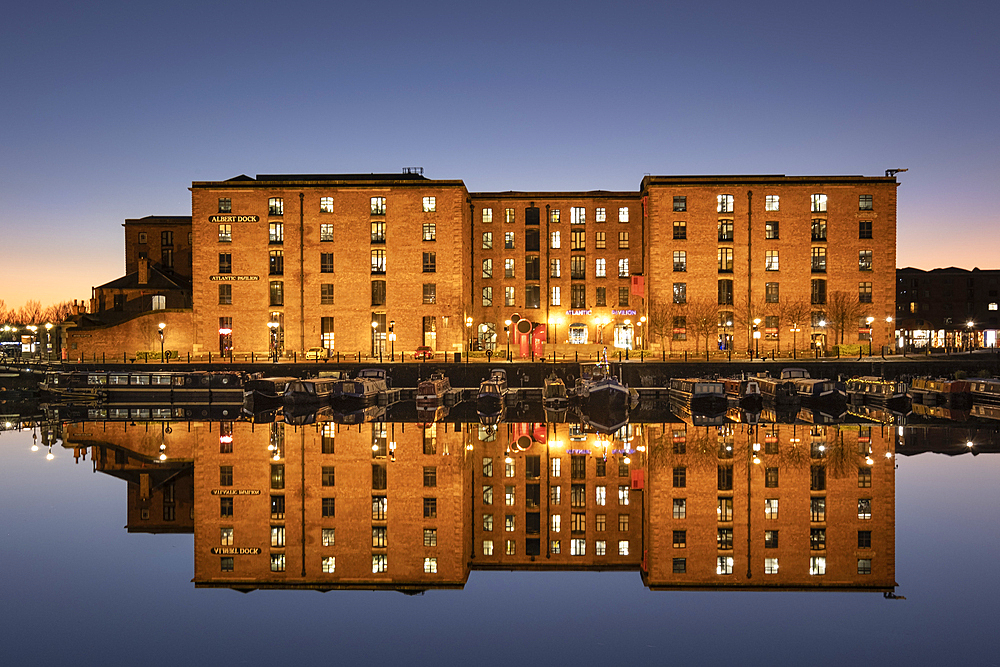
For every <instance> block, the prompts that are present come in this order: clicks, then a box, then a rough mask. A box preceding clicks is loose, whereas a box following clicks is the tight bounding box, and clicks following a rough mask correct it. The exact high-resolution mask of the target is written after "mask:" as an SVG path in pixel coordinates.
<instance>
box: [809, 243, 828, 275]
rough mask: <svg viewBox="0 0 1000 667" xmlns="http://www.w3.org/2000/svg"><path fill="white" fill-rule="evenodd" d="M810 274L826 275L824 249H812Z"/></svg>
mask: <svg viewBox="0 0 1000 667" xmlns="http://www.w3.org/2000/svg"><path fill="white" fill-rule="evenodd" d="M812 272H813V273H826V248H813V249H812Z"/></svg>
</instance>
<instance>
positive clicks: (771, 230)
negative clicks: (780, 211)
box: [764, 220, 778, 240]
mask: <svg viewBox="0 0 1000 667" xmlns="http://www.w3.org/2000/svg"><path fill="white" fill-rule="evenodd" d="M764 238H765V239H772V240H773V239H776V238H778V221H777V220H769V221H767V222H765V223H764Z"/></svg>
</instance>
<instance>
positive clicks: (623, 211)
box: [618, 206, 628, 222]
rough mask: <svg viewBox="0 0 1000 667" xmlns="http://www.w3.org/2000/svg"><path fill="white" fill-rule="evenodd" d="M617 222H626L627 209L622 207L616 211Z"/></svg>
mask: <svg viewBox="0 0 1000 667" xmlns="http://www.w3.org/2000/svg"><path fill="white" fill-rule="evenodd" d="M618 222H628V207H627V206H623V207H621V208H620V209H618Z"/></svg>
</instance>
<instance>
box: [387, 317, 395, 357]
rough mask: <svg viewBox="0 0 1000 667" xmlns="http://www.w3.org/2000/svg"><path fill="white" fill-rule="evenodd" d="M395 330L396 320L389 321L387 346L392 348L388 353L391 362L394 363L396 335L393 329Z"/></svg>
mask: <svg viewBox="0 0 1000 667" xmlns="http://www.w3.org/2000/svg"><path fill="white" fill-rule="evenodd" d="M395 328H396V320H389V344H390V345H391V346H392V350H391V352H390V357H389V359H391V360H392V361H396V333H395V331H394V329H395Z"/></svg>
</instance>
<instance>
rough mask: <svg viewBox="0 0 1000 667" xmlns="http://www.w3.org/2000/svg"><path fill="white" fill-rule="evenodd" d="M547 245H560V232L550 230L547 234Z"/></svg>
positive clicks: (554, 246) (556, 246)
mask: <svg viewBox="0 0 1000 667" xmlns="http://www.w3.org/2000/svg"><path fill="white" fill-rule="evenodd" d="M549 247H550V248H553V249H557V248H561V247H562V236H561V232H552V233H551V234H549Z"/></svg>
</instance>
